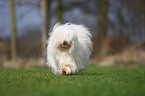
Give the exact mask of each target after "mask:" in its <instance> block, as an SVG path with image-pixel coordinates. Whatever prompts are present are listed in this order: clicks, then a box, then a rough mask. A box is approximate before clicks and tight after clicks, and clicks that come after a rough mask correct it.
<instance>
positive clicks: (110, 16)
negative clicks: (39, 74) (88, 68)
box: [0, 0, 145, 68]
mask: <svg viewBox="0 0 145 96" xmlns="http://www.w3.org/2000/svg"><path fill="white" fill-rule="evenodd" d="M56 22H61V23H66V22H72V23H75V24H83V25H85V26H86V27H88V28H89V30H90V32H91V34H92V35H93V37H92V41H93V52H92V56H91V58H90V62H93V63H95V64H99V65H102V66H106V65H117V66H138V65H145V0H0V68H1V67H5V68H21V67H30V66H40V67H45V60H46V59H45V56H46V46H47V45H46V44H45V41H46V40H47V38H48V37H49V36H48V32H49V30H51V28H52V27H53V25H54V24H55V23H56Z"/></svg>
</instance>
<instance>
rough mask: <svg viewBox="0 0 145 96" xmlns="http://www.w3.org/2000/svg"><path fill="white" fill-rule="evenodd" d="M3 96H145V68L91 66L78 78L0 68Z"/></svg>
mask: <svg viewBox="0 0 145 96" xmlns="http://www.w3.org/2000/svg"><path fill="white" fill-rule="evenodd" d="M0 96H145V68H144V67H136V68H129V67H126V68H118V67H111V66H110V67H99V66H96V65H93V64H90V65H89V66H88V68H87V69H86V70H85V72H84V73H82V74H79V75H67V76H55V75H53V74H52V72H51V71H50V70H49V69H41V68H34V69H0Z"/></svg>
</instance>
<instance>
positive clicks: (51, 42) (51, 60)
mask: <svg viewBox="0 0 145 96" xmlns="http://www.w3.org/2000/svg"><path fill="white" fill-rule="evenodd" d="M91 37H92V36H91V34H90V32H89V31H88V29H87V28H86V27H85V26H83V25H76V24H72V23H66V24H60V23H57V24H56V25H55V26H54V28H53V30H52V32H51V33H50V37H49V39H48V41H47V43H48V46H47V63H46V65H48V66H49V67H50V68H51V69H52V71H53V73H54V74H61V73H60V68H61V66H63V65H64V64H67V65H69V66H70V67H71V68H70V69H71V74H77V73H78V72H80V71H82V70H84V69H85V68H86V67H87V65H88V61H89V57H90V55H91V49H92V41H91V39H90V38H91ZM64 40H67V41H69V42H72V46H71V47H70V49H69V50H67V51H61V50H59V49H58V46H59V44H61V43H62V42H63V41H64Z"/></svg>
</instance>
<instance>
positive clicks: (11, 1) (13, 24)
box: [9, 0, 17, 61]
mask: <svg viewBox="0 0 145 96" xmlns="http://www.w3.org/2000/svg"><path fill="white" fill-rule="evenodd" d="M9 10H10V18H11V58H12V60H13V61H15V60H16V57H17V51H16V22H15V10H14V0H9Z"/></svg>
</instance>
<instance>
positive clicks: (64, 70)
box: [59, 66, 71, 75]
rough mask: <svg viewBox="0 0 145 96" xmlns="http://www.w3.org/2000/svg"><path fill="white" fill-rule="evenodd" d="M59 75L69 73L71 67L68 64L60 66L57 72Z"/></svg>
mask: <svg viewBox="0 0 145 96" xmlns="http://www.w3.org/2000/svg"><path fill="white" fill-rule="evenodd" d="M59 73H60V74H61V75H65V74H71V69H70V67H68V66H62V68H61V69H60V72H59Z"/></svg>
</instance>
